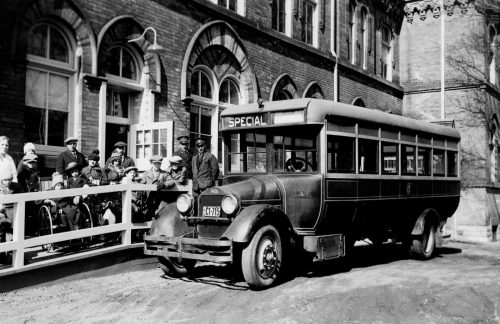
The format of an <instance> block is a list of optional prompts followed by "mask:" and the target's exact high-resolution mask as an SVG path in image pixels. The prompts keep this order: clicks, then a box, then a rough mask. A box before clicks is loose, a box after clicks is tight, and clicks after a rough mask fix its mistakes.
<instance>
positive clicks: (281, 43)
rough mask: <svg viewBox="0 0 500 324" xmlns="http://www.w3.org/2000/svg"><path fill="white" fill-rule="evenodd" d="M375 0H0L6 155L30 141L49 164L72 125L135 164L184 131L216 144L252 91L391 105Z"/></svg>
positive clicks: (388, 37)
mask: <svg viewBox="0 0 500 324" xmlns="http://www.w3.org/2000/svg"><path fill="white" fill-rule="evenodd" d="M386 2H390V1H382V0H381V1H363V0H356V1H354V0H351V1H349V0H341V1H333V2H331V1H326V0H286V1H285V0H272V1H269V0H225V1H222V0H218V1H216V0H192V1H173V0H171V1H168V0H164V1H152V0H151V1H150V0H141V1H139V0H109V1H104V2H103V1H97V0H86V1H82V0H22V1H19V0H6V1H3V10H2V12H1V13H0V16H1V19H0V30H1V31H2V33H1V35H2V36H1V42H0V46H1V51H0V66H1V68H0V74H1V78H0V80H1V81H0V87H1V88H2V91H1V92H0V100H1V102H2V107H1V109H0V122H1V123H2V133H3V134H7V135H8V136H9V137H10V138H11V150H10V152H12V155H13V156H14V157H15V158H16V159H19V158H20V157H21V156H22V146H23V143H25V142H34V143H35V144H36V147H37V153H38V154H39V155H41V156H43V157H44V158H45V160H44V167H45V172H46V174H48V173H49V172H50V171H51V168H53V166H54V161H55V157H56V156H57V155H58V154H59V152H61V151H62V150H64V149H65V147H64V144H63V140H64V138H65V137H67V136H70V135H73V136H76V137H78V138H80V139H81V141H80V143H79V150H80V151H82V152H83V153H84V154H88V153H90V152H91V151H92V150H93V149H96V148H97V149H99V150H100V152H101V153H100V154H101V161H103V159H104V157H108V156H109V155H110V152H111V150H112V144H113V143H114V142H116V141H118V140H123V141H125V142H127V143H128V151H129V153H130V155H131V156H132V157H133V158H135V159H137V162H138V164H139V166H140V167H141V168H144V167H145V165H146V164H147V162H146V161H147V158H148V157H149V156H150V155H151V154H156V153H160V154H162V155H163V156H168V155H169V154H171V153H172V152H173V150H174V149H175V145H176V141H175V140H174V139H175V138H176V137H177V136H178V135H179V134H181V133H184V132H190V133H191V135H192V138H194V137H195V136H198V135H202V136H205V137H206V138H207V139H209V140H210V143H211V149H212V151H214V152H216V151H218V152H219V154H220V149H221V148H220V144H219V141H218V131H217V129H218V118H217V117H218V114H219V112H220V111H221V110H222V109H224V108H225V107H227V106H228V105H237V104H241V103H251V102H256V101H257V100H258V99H259V98H262V99H263V100H280V99H285V98H297V97H323V98H326V99H330V100H338V101H341V102H346V103H355V104H357V105H363V106H366V107H368V108H372V109H382V110H385V111H391V112H394V113H398V114H399V113H401V106H402V95H403V91H402V88H401V87H400V86H399V85H398V82H399V78H400V77H399V70H398V68H397V67H398V62H399V59H398V55H397V53H398V51H397V49H398V34H399V28H400V22H401V19H399V23H398V21H396V20H398V19H396V20H393V18H392V17H397V15H394V10H393V9H391V7H390V5H388V4H386ZM148 27H152V28H153V29H151V28H148ZM142 34H144V37H143V38H142V39H140V40H138V41H134V42H129V40H130V39H131V38H137V37H139V36H141V35H142ZM155 38H156V40H157V43H158V44H159V45H161V46H163V47H164V49H165V51H163V52H160V53H157V52H151V51H150V50H148V47H149V46H151V45H154V42H155Z"/></svg>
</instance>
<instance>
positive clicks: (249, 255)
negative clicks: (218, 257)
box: [241, 225, 283, 290]
mask: <svg viewBox="0 0 500 324" xmlns="http://www.w3.org/2000/svg"><path fill="white" fill-rule="evenodd" d="M282 263H283V245H282V242H281V236H280V233H279V232H278V230H277V229H276V228H275V227H274V226H272V225H265V226H263V227H261V228H260V229H259V230H258V231H257V232H256V233H255V235H254V236H253V237H252V240H251V241H250V243H249V244H248V245H247V246H246V247H245V248H244V249H243V251H242V253H241V270H242V272H243V277H244V278H245V281H246V282H247V283H248V285H249V286H250V288H251V289H256V290H258V289H264V288H267V287H270V286H272V285H273V284H274V283H275V282H276V281H277V279H278V278H279V275H280V272H281V267H282Z"/></svg>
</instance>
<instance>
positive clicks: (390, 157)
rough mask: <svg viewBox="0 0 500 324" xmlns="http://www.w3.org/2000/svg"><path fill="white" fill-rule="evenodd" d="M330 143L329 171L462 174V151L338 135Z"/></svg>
mask: <svg viewBox="0 0 500 324" xmlns="http://www.w3.org/2000/svg"><path fill="white" fill-rule="evenodd" d="M356 141H357V152H356ZM327 142H328V148H327V154H328V155H327V171H328V172H333V173H356V171H357V172H358V173H359V174H383V175H414V176H415V175H419V176H431V175H433V176H443V177H444V176H448V177H456V176H457V175H458V170H457V163H458V162H457V161H458V160H457V159H458V152H457V151H454V150H449V149H444V148H432V147H422V146H417V145H410V144H401V143H397V142H389V141H383V140H376V139H365V138H356V137H348V136H337V135H328V141H327ZM429 143H430V141H429ZM443 144H444V143H443ZM443 146H444V145H443ZM379 152H380V154H379ZM355 161H357V165H356V162H355ZM400 162H401V163H400ZM379 164H380V166H379ZM356 166H357V170H356ZM400 169H401V170H400Z"/></svg>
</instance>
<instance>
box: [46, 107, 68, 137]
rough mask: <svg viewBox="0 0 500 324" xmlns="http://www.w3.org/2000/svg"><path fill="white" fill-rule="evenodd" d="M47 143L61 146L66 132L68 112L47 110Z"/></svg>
mask: <svg viewBox="0 0 500 324" xmlns="http://www.w3.org/2000/svg"><path fill="white" fill-rule="evenodd" d="M48 130H49V135H48V141H47V145H54V146H62V145H63V143H64V139H65V138H66V136H67V134H68V113H67V112H63V111H56V110H49V125H48Z"/></svg>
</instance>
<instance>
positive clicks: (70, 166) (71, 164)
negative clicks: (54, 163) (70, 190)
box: [64, 162, 80, 171]
mask: <svg viewBox="0 0 500 324" xmlns="http://www.w3.org/2000/svg"><path fill="white" fill-rule="evenodd" d="M73 169H80V164H78V163H76V162H69V164H68V166H67V167H66V169H65V170H64V171H71V170H73Z"/></svg>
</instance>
